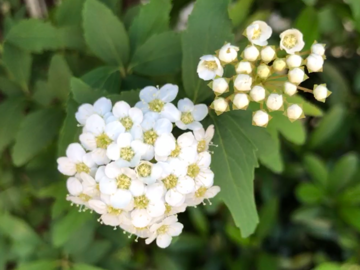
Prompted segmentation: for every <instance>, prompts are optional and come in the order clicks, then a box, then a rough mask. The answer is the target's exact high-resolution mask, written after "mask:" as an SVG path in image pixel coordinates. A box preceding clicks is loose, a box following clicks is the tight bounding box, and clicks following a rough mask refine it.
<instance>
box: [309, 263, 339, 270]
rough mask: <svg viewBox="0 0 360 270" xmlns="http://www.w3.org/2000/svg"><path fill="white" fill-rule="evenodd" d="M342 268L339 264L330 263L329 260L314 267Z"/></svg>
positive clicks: (323, 269) (325, 268) (333, 269)
mask: <svg viewBox="0 0 360 270" xmlns="http://www.w3.org/2000/svg"><path fill="white" fill-rule="evenodd" d="M342 269H343V268H342V267H341V266H340V265H339V264H337V263H331V262H325V263H322V264H320V265H318V266H316V268H314V270H342Z"/></svg>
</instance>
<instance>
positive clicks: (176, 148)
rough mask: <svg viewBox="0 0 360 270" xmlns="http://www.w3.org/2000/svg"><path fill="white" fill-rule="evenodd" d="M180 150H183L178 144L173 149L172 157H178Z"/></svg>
mask: <svg viewBox="0 0 360 270" xmlns="http://www.w3.org/2000/svg"><path fill="white" fill-rule="evenodd" d="M180 150H181V148H180V146H179V145H178V144H176V147H175V149H174V150H172V151H171V153H170V157H173V158H175V157H177V156H178V155H179V154H180Z"/></svg>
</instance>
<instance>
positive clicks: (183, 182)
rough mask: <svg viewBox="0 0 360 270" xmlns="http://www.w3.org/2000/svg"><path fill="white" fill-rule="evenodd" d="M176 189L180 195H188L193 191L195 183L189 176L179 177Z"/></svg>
mask: <svg viewBox="0 0 360 270" xmlns="http://www.w3.org/2000/svg"><path fill="white" fill-rule="evenodd" d="M176 189H177V191H179V192H180V193H182V194H189V193H191V192H193V191H194V190H195V182H194V180H193V179H192V178H191V177H189V176H185V177H180V178H179V180H178V183H177V185H176Z"/></svg>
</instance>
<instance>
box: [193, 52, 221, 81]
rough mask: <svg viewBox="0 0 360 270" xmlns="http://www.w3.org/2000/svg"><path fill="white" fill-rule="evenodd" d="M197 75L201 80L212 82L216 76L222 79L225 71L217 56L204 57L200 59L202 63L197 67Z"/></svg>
mask: <svg viewBox="0 0 360 270" xmlns="http://www.w3.org/2000/svg"><path fill="white" fill-rule="evenodd" d="M197 73H198V75H199V78H200V79H203V80H204V81H210V80H213V79H214V78H215V77H216V76H219V77H222V75H223V73H224V69H223V67H222V66H221V63H220V60H219V59H218V58H217V57H216V56H213V55H204V56H202V57H200V62H199V64H198V66H197Z"/></svg>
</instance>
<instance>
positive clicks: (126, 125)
mask: <svg viewBox="0 0 360 270" xmlns="http://www.w3.org/2000/svg"><path fill="white" fill-rule="evenodd" d="M120 123H121V124H122V125H123V126H124V128H125V129H126V130H127V131H129V130H130V129H131V128H132V126H133V124H134V123H133V121H132V120H131V118H130V117H129V116H126V117H124V118H121V119H120Z"/></svg>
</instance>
